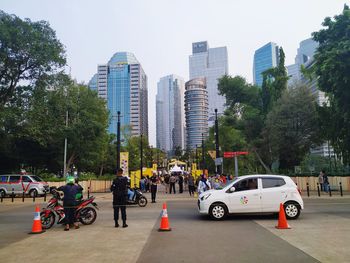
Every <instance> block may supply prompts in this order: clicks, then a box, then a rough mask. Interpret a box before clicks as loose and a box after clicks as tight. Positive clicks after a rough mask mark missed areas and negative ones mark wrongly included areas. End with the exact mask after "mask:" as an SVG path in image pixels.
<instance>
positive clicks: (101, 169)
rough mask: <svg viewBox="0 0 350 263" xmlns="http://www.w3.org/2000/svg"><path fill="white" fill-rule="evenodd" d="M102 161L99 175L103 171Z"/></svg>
mask: <svg viewBox="0 0 350 263" xmlns="http://www.w3.org/2000/svg"><path fill="white" fill-rule="evenodd" d="M103 168H104V167H103V163H102V164H101V167H100V175H99V176H102V173H103Z"/></svg>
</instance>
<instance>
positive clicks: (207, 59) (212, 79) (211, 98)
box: [189, 41, 228, 126]
mask: <svg viewBox="0 0 350 263" xmlns="http://www.w3.org/2000/svg"><path fill="white" fill-rule="evenodd" d="M189 71H190V79H194V78H202V77H204V78H205V79H206V90H207V92H208V103H209V106H208V113H209V116H208V124H209V126H213V125H214V121H215V109H217V110H218V114H219V115H221V114H222V113H223V112H224V110H225V103H226V99H225V97H224V96H221V95H219V92H218V79H219V78H221V77H222V76H224V75H226V74H228V55H227V48H226V47H216V48H209V45H208V42H207V41H202V42H195V43H192V55H190V56H189Z"/></svg>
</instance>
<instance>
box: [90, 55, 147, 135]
mask: <svg viewBox="0 0 350 263" xmlns="http://www.w3.org/2000/svg"><path fill="white" fill-rule="evenodd" d="M96 81H97V92H98V96H99V97H101V98H104V99H106V100H107V107H108V110H109V111H110V119H111V122H110V125H109V128H108V130H109V132H110V133H115V134H116V133H117V121H118V120H117V112H118V111H120V113H121V119H120V123H121V127H123V132H127V133H129V134H131V135H132V136H139V135H140V134H141V133H142V134H143V135H145V136H147V138H148V109H147V108H148V100H147V95H148V92H147V76H146V74H145V72H144V71H143V69H142V66H141V64H140V63H139V62H138V61H137V59H136V57H135V56H134V54H132V53H128V52H117V53H115V54H114V55H113V57H112V58H111V59H110V60H109V62H108V63H107V64H104V65H98V66H97V75H96V77H95V76H94V77H93V78H92V79H91V81H90V82H89V87H90V88H91V89H96V86H95V83H96ZM122 136H123V133H122Z"/></svg>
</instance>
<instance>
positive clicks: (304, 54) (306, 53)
mask: <svg viewBox="0 0 350 263" xmlns="http://www.w3.org/2000/svg"><path fill="white" fill-rule="evenodd" d="M317 47H318V43H317V42H316V41H314V40H313V39H312V38H308V39H305V40H303V41H301V42H300V44H299V48H298V50H297V55H296V56H295V61H294V62H295V63H294V64H292V65H289V66H287V67H286V68H287V73H288V76H289V80H288V85H292V84H294V83H296V82H300V81H301V79H302V77H303V76H302V73H301V66H302V65H304V66H305V65H306V64H307V63H309V62H310V61H313V58H314V54H315V52H316V49H317Z"/></svg>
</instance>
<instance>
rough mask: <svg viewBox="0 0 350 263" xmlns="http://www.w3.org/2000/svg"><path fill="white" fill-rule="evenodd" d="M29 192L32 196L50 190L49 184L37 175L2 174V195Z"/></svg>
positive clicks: (0, 180) (0, 194)
mask: <svg viewBox="0 0 350 263" xmlns="http://www.w3.org/2000/svg"><path fill="white" fill-rule="evenodd" d="M12 191H13V194H14V195H19V194H23V192H24V194H29V195H30V196H31V197H33V196H38V195H43V194H45V193H48V192H49V185H48V184H47V183H46V182H45V181H44V180H43V179H41V178H40V177H39V176H36V175H30V174H26V175H21V174H6V175H0V196H2V197H4V196H6V195H11V194H12Z"/></svg>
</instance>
